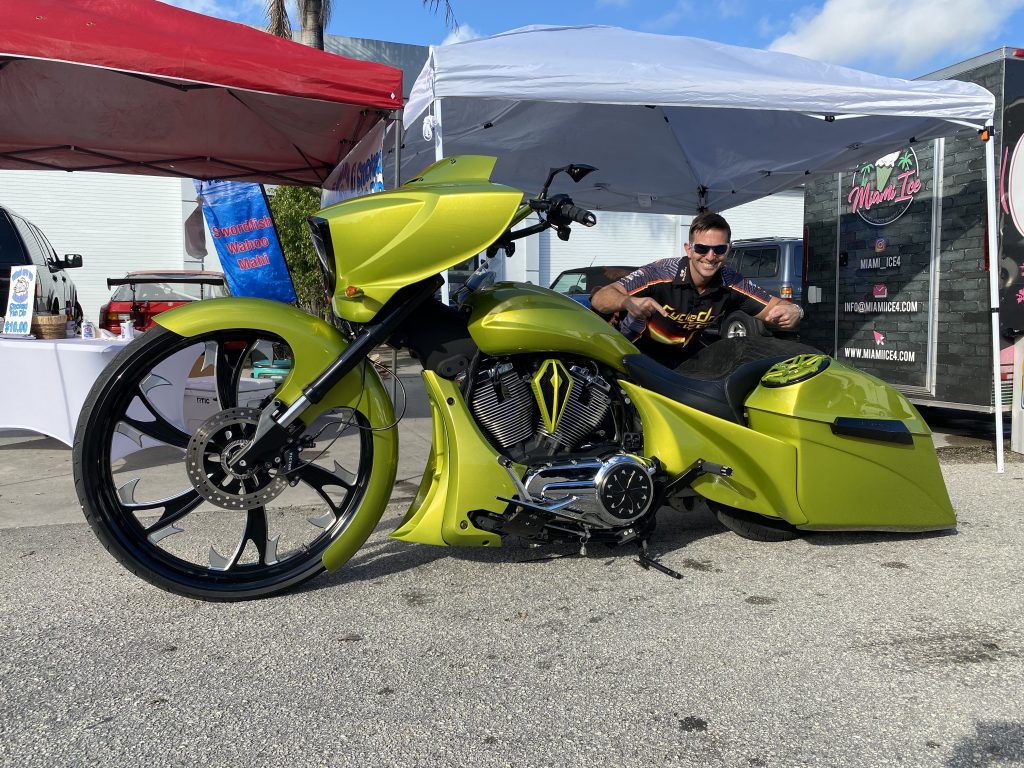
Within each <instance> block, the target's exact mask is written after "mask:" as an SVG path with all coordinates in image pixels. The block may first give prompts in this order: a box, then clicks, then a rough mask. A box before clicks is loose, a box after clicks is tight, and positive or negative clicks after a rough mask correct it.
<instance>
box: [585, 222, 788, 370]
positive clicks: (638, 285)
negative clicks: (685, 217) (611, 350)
mask: <svg viewBox="0 0 1024 768" xmlns="http://www.w3.org/2000/svg"><path fill="white" fill-rule="evenodd" d="M731 239H732V230H731V229H730V227H729V223H728V222H727V221H726V220H725V219H724V218H722V217H721V216H719V215H718V214H717V213H702V214H700V215H699V216H697V217H696V218H695V219H694V220H693V223H692V224H690V235H689V242H687V243H686V245H685V246H684V249H685V251H686V255H685V256H682V257H678V258H671V259H662V260H661V261H655V262H653V263H651V264H648V265H646V266H643V267H640V269H638V270H636V271H635V272H633V273H631V274H629V275H627V276H626V277H624V278H622V279H621V280H619V281H618V282H615V283H610V284H608V285H606V286H604V287H603V288H601V289H600V290H598V291H595V292H594V295H593V296H592V297H591V300H590V301H591V306H593V308H594V309H595V310H597V311H598V312H602V313H604V314H612V313H614V312H619V313H620V314H621V313H626V318H625V319H624V320H623V321H621V322H620V323H619V328H620V330H622V331H623V333H624V334H625V335H626V336H627V337H630V338H631V339H632V341H633V343H634V344H636V346H637V348H638V349H639V350H640V351H641V352H643V353H644V354H647V355H649V356H650V357H653V358H654V359H655V360H657V361H658V362H659V363H661V364H662V365H666V366H668V367H670V368H675V367H676V366H677V365H679V364H680V363H681V362H683V361H684V360H686V359H688V358H689V357H691V356H693V354H695V353H696V352H697V351H698V350H700V349H702V348H703V347H704V346H706V345H705V344H704V343H703V342H702V341H701V340H700V335H701V333H702V332H703V330H704V329H705V328H707V327H708V326H710V325H712V324H713V323H715V322H716V321H717V320H718V319H719V318H722V317H725V316H726V315H728V314H729V313H730V312H734V311H735V310H738V309H739V310H743V311H744V312H746V313H747V314H748V315H752V316H754V317H755V318H757V319H758V320H762V321H763V322H764V323H766V324H767V325H770V326H773V327H775V328H778V329H780V330H786V331H790V330H793V329H794V328H796V327H797V326H798V325H799V324H800V320H801V319H802V318H803V314H804V313H803V310H802V309H801V308H800V307H799V306H797V305H796V304H792V303H790V302H786V301H783V300H782V299H780V298H778V297H777V296H772V295H771V294H769V293H767V292H766V291H764V290H763V289H761V288H759V287H758V286H757V285H755V284H754V283H752V282H750V281H749V280H747V279H746V278H744V277H743V275H741V274H740V273H739V272H737V271H736V270H734V269H731V268H730V267H727V266H725V257H726V256H727V255H728V253H729V243H730V241H731Z"/></svg>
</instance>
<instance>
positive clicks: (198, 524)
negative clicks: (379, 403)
mask: <svg viewBox="0 0 1024 768" xmlns="http://www.w3.org/2000/svg"><path fill="white" fill-rule="evenodd" d="M293 362H294V361H293V360H292V359H291V350H290V349H289V347H288V345H287V343H286V342H285V340H284V339H282V338H280V337H275V336H274V335H273V334H269V333H267V332H265V331H250V330H238V329H235V330H221V331H214V332H210V333H205V334H203V335H200V336H195V337H190V338H184V337H182V336H179V335H177V334H175V333H172V332H171V331H168V330H166V329H163V328H160V327H155V328H153V329H152V330H150V331H147V332H146V333H145V334H143V335H142V336H141V337H139V338H138V339H136V340H135V341H133V342H132V343H131V344H130V345H129V346H128V347H126V348H125V350H123V351H122V352H121V353H120V355H118V357H117V358H116V359H115V360H114V361H113V362H112V363H111V365H110V366H109V367H108V368H107V369H106V370H105V371H104V373H103V375H102V376H101V377H100V379H99V380H98V381H97V382H96V384H95V386H94V387H93V389H92V391H91V393H90V394H89V397H88V399H87V400H86V403H85V405H84V407H83V410H82V415H81V418H80V420H79V425H78V432H77V435H76V441H75V449H74V456H73V462H74V474H75V485H76V488H77V490H78V496H79V500H80V501H81V504H82V508H83V511H84V512H85V516H86V518H87V520H88V522H89V524H90V525H91V526H92V528H93V530H94V531H95V532H96V534H97V536H98V537H99V539H100V541H101V542H102V543H103V545H104V546H105V547H106V548H107V550H109V551H110V553H111V554H112V555H114V557H115V558H117V559H118V560H119V561H120V562H121V563H122V564H123V565H124V566H125V567H126V568H128V569H129V570H131V571H132V572H134V573H135V574H136V575H138V576H140V577H141V578H143V579H145V580H147V581H149V582H151V583H152V584H155V585H156V586H158V587H161V588H163V589H166V590H169V591H171V592H175V593H177V594H181V595H187V596H190V597H198V598H203V599H208V600H242V599H248V598H255V597H264V596H267V595H270V594H273V593H275V592H278V591H280V590H283V589H287V588H289V587H293V586H295V585H297V584H300V583H302V582H303V581H305V580H307V579H309V578H311V577H312V576H315V575H316V574H317V573H319V572H320V571H321V570H323V562H322V557H323V555H324V552H325V551H327V550H328V548H331V547H335V548H336V549H340V550H343V551H344V552H346V553H347V554H351V553H352V552H354V551H355V550H356V549H358V548H359V546H361V545H362V543H363V542H364V541H365V540H366V538H367V536H369V534H370V532H371V531H372V530H373V527H374V526H375V525H376V523H377V521H378V520H379V519H380V515H381V513H382V511H383V508H384V504H385V502H386V497H382V496H381V492H380V489H381V488H382V487H384V486H387V487H388V489H390V482H389V478H390V479H393V473H394V467H393V466H388V465H390V464H391V463H392V461H391V460H392V459H393V456H384V457H382V458H384V459H385V461H383V462H382V461H377V462H375V455H374V453H375V444H376V445H378V446H379V445H380V444H381V443H380V440H381V438H380V432H381V431H383V430H380V425H379V424H375V423H372V422H376V421H379V412H380V409H379V408H378V409H376V411H377V414H378V416H377V417H375V416H374V411H375V409H374V408H373V405H374V402H373V401H374V398H377V397H380V396H382V393H383V389H382V388H381V387H380V386H379V380H377V379H376V374H375V373H374V372H373V371H372V369H369V368H368V367H367V366H361V367H360V368H357V369H356V371H354V372H353V373H351V374H349V376H360V377H362V378H363V380H364V381H363V386H362V387H361V388H360V389H358V390H357V391H358V392H359V393H360V394H359V396H358V398H357V399H356V401H355V402H353V403H352V404H351V405H350V407H338V408H332V409H331V410H330V411H327V412H325V413H324V414H323V415H321V416H320V417H319V418H318V419H317V421H316V422H315V423H314V424H312V425H311V426H310V427H309V429H308V430H307V432H306V435H307V439H306V440H305V441H304V442H302V443H301V444H300V445H297V446H294V447H293V448H292V449H291V452H290V453H289V452H287V451H285V452H282V453H281V454H280V455H279V456H276V457H274V458H273V459H272V460H270V461H267V462H266V463H265V464H263V465H260V466H257V467H254V468H253V467H250V468H247V469H243V468H241V467H240V465H239V463H238V462H235V461H232V457H233V456H234V454H236V453H237V452H238V451H240V450H241V449H242V447H244V446H245V445H246V444H247V442H248V440H249V439H250V438H251V437H252V435H253V433H254V431H255V428H256V424H257V421H258V419H259V415H260V409H261V408H262V407H263V406H264V405H265V404H266V403H268V402H270V401H271V400H272V398H273V397H274V393H275V389H276V387H277V386H278V385H277V383H276V382H275V379H274V378H264V375H265V374H267V373H268V372H269V373H270V374H271V376H275V375H276V377H277V378H278V379H279V378H280V376H281V375H286V374H287V372H288V370H289V364H290V363H293ZM370 377H372V378H373V379H374V382H373V383H375V384H376V386H375V387H370V386H369V383H370V382H367V381H366V379H368V378H370ZM383 396H384V397H386V395H383ZM385 426H392V429H393V425H385ZM374 427H376V428H377V430H375V429H374ZM375 435H377V440H376V441H375ZM391 439H393V437H392V438H391ZM384 444H385V445H386V446H389V447H391V446H392V445H393V444H391V443H387V442H385V443H384ZM383 453H385V454H386V453H388V451H383ZM373 488H376V489H377V490H376V491H373V492H371V493H369V494H368V493H367V489H373ZM368 495H369V496H371V497H373V498H371V499H369V500H368V499H367V496H368ZM346 556H347V555H346Z"/></svg>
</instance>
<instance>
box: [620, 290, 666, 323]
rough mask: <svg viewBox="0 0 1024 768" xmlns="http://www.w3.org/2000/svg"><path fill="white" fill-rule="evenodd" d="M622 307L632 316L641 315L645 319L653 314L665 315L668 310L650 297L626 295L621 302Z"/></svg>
mask: <svg viewBox="0 0 1024 768" xmlns="http://www.w3.org/2000/svg"><path fill="white" fill-rule="evenodd" d="M622 307H623V309H625V310H626V312H628V313H629V314H631V315H632V316H633V317H642V318H643V319H644V320H647V319H648V318H650V317H653V316H654V315H662V316H667V315H668V311H667V310H666V309H665V308H664V307H663V306H662V305H661V304H659V303H658V302H657V301H655V300H654V299H651V298H640V299H637V298H634V297H632V296H627V297H626V298H625V300H623V302H622Z"/></svg>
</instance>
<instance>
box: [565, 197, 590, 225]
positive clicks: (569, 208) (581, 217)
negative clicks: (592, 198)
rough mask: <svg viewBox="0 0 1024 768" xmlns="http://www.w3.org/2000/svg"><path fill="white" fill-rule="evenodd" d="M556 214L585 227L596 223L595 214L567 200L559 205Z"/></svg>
mask: <svg viewBox="0 0 1024 768" xmlns="http://www.w3.org/2000/svg"><path fill="white" fill-rule="evenodd" d="M558 214H559V215H560V216H564V217H565V218H567V219H569V220H570V221H575V222H576V223H577V224H582V225H583V226H585V227H592V226H594V225H595V224H597V216H595V215H594V214H593V213H591V212H590V211H588V210H587V209H586V208H580V207H578V206H575V205H573V204H572V203H570V202H568V201H567V202H566V203H565V204H562V205H560V206H559V208H558Z"/></svg>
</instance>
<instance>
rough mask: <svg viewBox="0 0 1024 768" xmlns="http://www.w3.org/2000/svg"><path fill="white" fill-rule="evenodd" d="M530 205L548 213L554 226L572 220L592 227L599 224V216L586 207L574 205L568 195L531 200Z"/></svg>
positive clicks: (536, 209) (563, 224) (548, 217)
mask: <svg viewBox="0 0 1024 768" xmlns="http://www.w3.org/2000/svg"><path fill="white" fill-rule="evenodd" d="M530 207H531V208H532V209H533V210H535V211H537V212H545V213H547V219H548V221H549V222H550V223H551V225H552V226H555V227H559V226H565V225H567V224H569V223H570V222H576V223H577V224H582V225H583V226H585V227H592V226H594V225H595V224H597V216H595V215H594V214H593V213H592V212H590V211H588V210H587V209H586V208H580V207H579V206H577V205H574V204H573V202H572V198H570V197H569V196H568V195H564V194H563V195H555V196H554V197H552V198H549V199H541V200H531V201H530Z"/></svg>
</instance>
